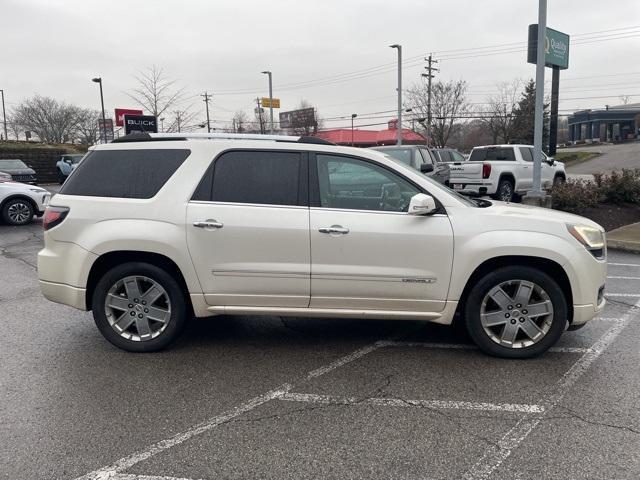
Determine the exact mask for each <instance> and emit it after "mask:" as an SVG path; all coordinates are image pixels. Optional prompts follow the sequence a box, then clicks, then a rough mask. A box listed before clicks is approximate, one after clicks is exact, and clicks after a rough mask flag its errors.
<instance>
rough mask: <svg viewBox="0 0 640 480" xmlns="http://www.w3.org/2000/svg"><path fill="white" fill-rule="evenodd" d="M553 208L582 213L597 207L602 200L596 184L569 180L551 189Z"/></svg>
mask: <svg viewBox="0 0 640 480" xmlns="http://www.w3.org/2000/svg"><path fill="white" fill-rule="evenodd" d="M550 193H551V206H552V208H555V209H557V210H563V211H565V212H570V213H578V214H580V213H582V212H584V211H585V210H586V209H587V208H590V207H595V206H596V205H598V203H599V202H600V200H601V196H600V193H599V189H598V186H597V185H596V184H595V183H594V182H590V181H584V180H573V179H569V180H567V181H566V182H564V183H561V184H558V185H555V186H554V187H553V189H551V192H550Z"/></svg>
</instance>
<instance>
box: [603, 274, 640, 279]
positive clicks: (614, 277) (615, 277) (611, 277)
mask: <svg viewBox="0 0 640 480" xmlns="http://www.w3.org/2000/svg"><path fill="white" fill-rule="evenodd" d="M607 278H610V279H613V280H640V277H617V276H614V275H610V276H607Z"/></svg>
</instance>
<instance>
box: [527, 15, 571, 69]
mask: <svg viewBox="0 0 640 480" xmlns="http://www.w3.org/2000/svg"><path fill="white" fill-rule="evenodd" d="M546 30H547V34H546V36H545V39H544V64H545V66H547V67H557V68H559V69H560V70H564V69H566V68H569V35H567V34H566V33H562V32H559V31H557V30H554V29H552V28H547V29H546ZM537 55H538V25H535V24H534V25H529V47H528V48H527V62H529V63H536V61H537Z"/></svg>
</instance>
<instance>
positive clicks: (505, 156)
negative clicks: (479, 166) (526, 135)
mask: <svg viewBox="0 0 640 480" xmlns="http://www.w3.org/2000/svg"><path fill="white" fill-rule="evenodd" d="M515 159H516V157H515V155H514V153H513V148H512V147H504V148H502V147H496V148H474V149H473V151H472V152H471V157H469V161H471V162H483V161H485V160H504V161H515Z"/></svg>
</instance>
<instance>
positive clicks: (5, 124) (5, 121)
mask: <svg viewBox="0 0 640 480" xmlns="http://www.w3.org/2000/svg"><path fill="white" fill-rule="evenodd" d="M0 93H1V94H2V123H4V139H5V140H9V137H8V136H7V114H6V112H5V111H4V90H2V89H0Z"/></svg>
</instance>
